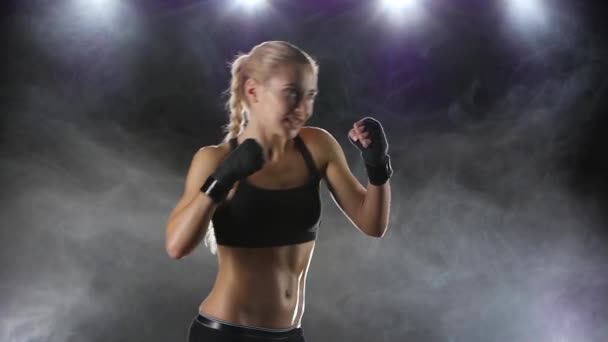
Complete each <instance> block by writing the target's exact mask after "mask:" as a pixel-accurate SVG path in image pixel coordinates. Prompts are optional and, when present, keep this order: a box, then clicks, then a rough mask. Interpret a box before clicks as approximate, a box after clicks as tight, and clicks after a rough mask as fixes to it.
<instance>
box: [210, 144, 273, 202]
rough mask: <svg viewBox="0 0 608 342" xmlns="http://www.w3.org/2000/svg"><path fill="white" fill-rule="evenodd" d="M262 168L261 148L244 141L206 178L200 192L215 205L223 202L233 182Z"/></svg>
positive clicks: (262, 152)
mask: <svg viewBox="0 0 608 342" xmlns="http://www.w3.org/2000/svg"><path fill="white" fill-rule="evenodd" d="M263 166H264V151H263V150H262V146H260V144H259V143H258V142H257V141H256V140H255V139H252V138H249V139H246V140H245V141H243V142H242V143H241V144H240V145H239V146H237V147H236V148H235V149H234V151H232V152H231V153H230V154H229V155H228V157H227V158H226V159H225V160H224V161H223V162H222V163H221V164H220V165H219V166H218V168H217V169H216V170H215V171H214V172H213V173H212V174H211V176H209V178H207V180H206V181H205V183H204V184H203V186H202V187H201V191H202V192H203V193H205V194H206V195H207V196H209V197H211V199H212V200H213V201H214V202H215V203H220V202H221V201H223V200H224V199H225V198H226V196H227V195H228V192H230V189H232V186H233V185H234V183H235V182H237V181H239V180H241V179H243V178H246V177H247V176H249V175H250V174H252V173H254V172H256V171H258V170H260V169H261V168H262V167H263Z"/></svg>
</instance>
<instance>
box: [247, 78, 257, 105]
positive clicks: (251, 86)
mask: <svg viewBox="0 0 608 342" xmlns="http://www.w3.org/2000/svg"><path fill="white" fill-rule="evenodd" d="M244 92H245V97H246V98H247V100H249V103H255V102H258V101H259V99H258V96H259V92H260V85H259V84H258V82H257V81H256V80H254V79H253V78H248V79H247V80H246V81H245V85H244Z"/></svg>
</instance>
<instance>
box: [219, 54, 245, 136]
mask: <svg viewBox="0 0 608 342" xmlns="http://www.w3.org/2000/svg"><path fill="white" fill-rule="evenodd" d="M248 57H249V55H246V54H241V55H239V56H238V57H237V58H236V59H235V60H234V62H233V63H232V80H231V81H230V99H229V100H228V103H227V104H226V105H227V109H228V111H229V113H230V117H229V123H228V125H227V127H226V128H225V129H224V132H226V133H227V135H226V136H225V137H224V142H226V141H228V140H230V139H232V138H234V137H236V136H237V135H238V134H239V133H240V132H241V130H242V129H243V127H245V125H246V124H247V122H246V118H245V111H246V109H245V107H244V105H243V104H244V101H243V98H244V94H243V83H244V79H245V69H246V67H247V58H248Z"/></svg>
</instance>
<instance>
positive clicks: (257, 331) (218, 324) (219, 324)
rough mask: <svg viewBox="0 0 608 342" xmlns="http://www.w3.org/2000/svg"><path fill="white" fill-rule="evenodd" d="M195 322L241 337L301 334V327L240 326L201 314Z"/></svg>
mask: <svg viewBox="0 0 608 342" xmlns="http://www.w3.org/2000/svg"><path fill="white" fill-rule="evenodd" d="M196 321H197V322H198V323H200V324H203V325H204V326H206V327H209V328H212V329H215V330H220V331H228V332H232V333H235V334H241V335H254V336H261V337H288V336H293V335H299V334H302V328H301V327H299V328H298V327H293V328H263V327H255V326H249V325H242V324H238V323H234V322H229V321H225V320H222V319H219V318H216V317H212V316H209V315H204V314H202V313H200V312H199V313H198V314H197V316H196Z"/></svg>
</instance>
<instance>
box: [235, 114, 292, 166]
mask: <svg viewBox="0 0 608 342" xmlns="http://www.w3.org/2000/svg"><path fill="white" fill-rule="evenodd" d="M248 138H254V139H255V140H257V141H258V143H260V145H262V148H263V150H264V155H265V157H266V161H267V163H269V164H273V163H276V162H277V161H278V160H279V159H280V158H281V156H282V155H283V154H284V153H285V151H286V150H287V149H288V148H289V147H290V146H291V144H292V139H290V137H288V136H286V135H281V134H277V133H274V132H271V131H269V130H268V129H267V128H266V127H265V126H263V125H260V124H258V123H256V122H255V121H249V123H248V124H247V127H245V129H244V130H243V132H242V133H241V134H240V138H239V140H240V141H241V142H242V141H244V140H246V139H248Z"/></svg>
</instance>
